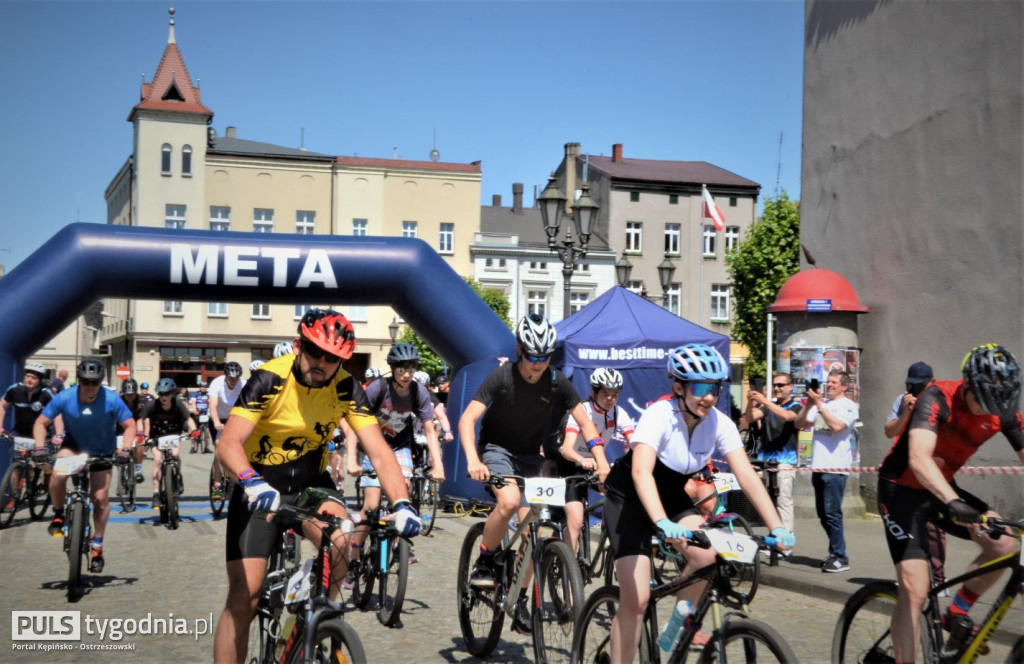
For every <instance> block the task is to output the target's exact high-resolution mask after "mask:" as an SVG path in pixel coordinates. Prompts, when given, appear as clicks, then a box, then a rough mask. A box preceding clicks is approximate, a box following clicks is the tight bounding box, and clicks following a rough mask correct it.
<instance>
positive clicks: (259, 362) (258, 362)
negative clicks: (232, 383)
mask: <svg viewBox="0 0 1024 664" xmlns="http://www.w3.org/2000/svg"><path fill="white" fill-rule="evenodd" d="M262 366H263V360H253V361H252V363H251V364H250V365H249V373H252V372H253V371H256V370H257V369H259V368H260V367H262Z"/></svg>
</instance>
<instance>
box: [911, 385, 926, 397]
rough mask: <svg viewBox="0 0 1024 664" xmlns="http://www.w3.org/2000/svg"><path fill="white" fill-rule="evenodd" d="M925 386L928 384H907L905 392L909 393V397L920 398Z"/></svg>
mask: <svg viewBox="0 0 1024 664" xmlns="http://www.w3.org/2000/svg"><path fill="white" fill-rule="evenodd" d="M927 385H928V383H907V392H910V394H911V396H915V397H916V396H920V394H921V393H922V392H924V388H925V387H926V386H927Z"/></svg>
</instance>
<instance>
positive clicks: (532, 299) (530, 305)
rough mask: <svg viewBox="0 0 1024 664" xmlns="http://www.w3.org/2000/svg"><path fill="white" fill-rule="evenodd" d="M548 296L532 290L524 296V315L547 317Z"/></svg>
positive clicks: (542, 292)
mask: <svg viewBox="0 0 1024 664" xmlns="http://www.w3.org/2000/svg"><path fill="white" fill-rule="evenodd" d="M547 311H548V294H547V293H545V292H544V291H539V290H532V291H529V292H527V294H526V313H528V314H540V315H541V316H547Z"/></svg>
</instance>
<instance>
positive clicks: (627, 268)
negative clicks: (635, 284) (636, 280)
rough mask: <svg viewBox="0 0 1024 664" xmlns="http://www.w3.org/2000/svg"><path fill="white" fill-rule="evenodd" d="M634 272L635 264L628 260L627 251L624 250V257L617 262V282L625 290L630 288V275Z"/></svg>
mask: <svg viewBox="0 0 1024 664" xmlns="http://www.w3.org/2000/svg"><path fill="white" fill-rule="evenodd" d="M632 272H633V264H632V263H630V262H629V259H628V258H626V250H625V249H623V250H622V256H620V257H619V260H617V261H615V281H616V282H617V283H618V284H619V286H622V287H623V288H629V275H630V274H631V273H632Z"/></svg>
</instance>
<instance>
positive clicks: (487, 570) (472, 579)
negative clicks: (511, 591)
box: [469, 555, 498, 588]
mask: <svg viewBox="0 0 1024 664" xmlns="http://www.w3.org/2000/svg"><path fill="white" fill-rule="evenodd" d="M469 585H471V586H473V587H474V588H494V587H495V586H497V585H498V578H497V574H495V571H494V556H493V555H486V556H480V557H479V558H477V559H476V563H475V564H474V565H473V571H472V572H471V573H470V575H469Z"/></svg>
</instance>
